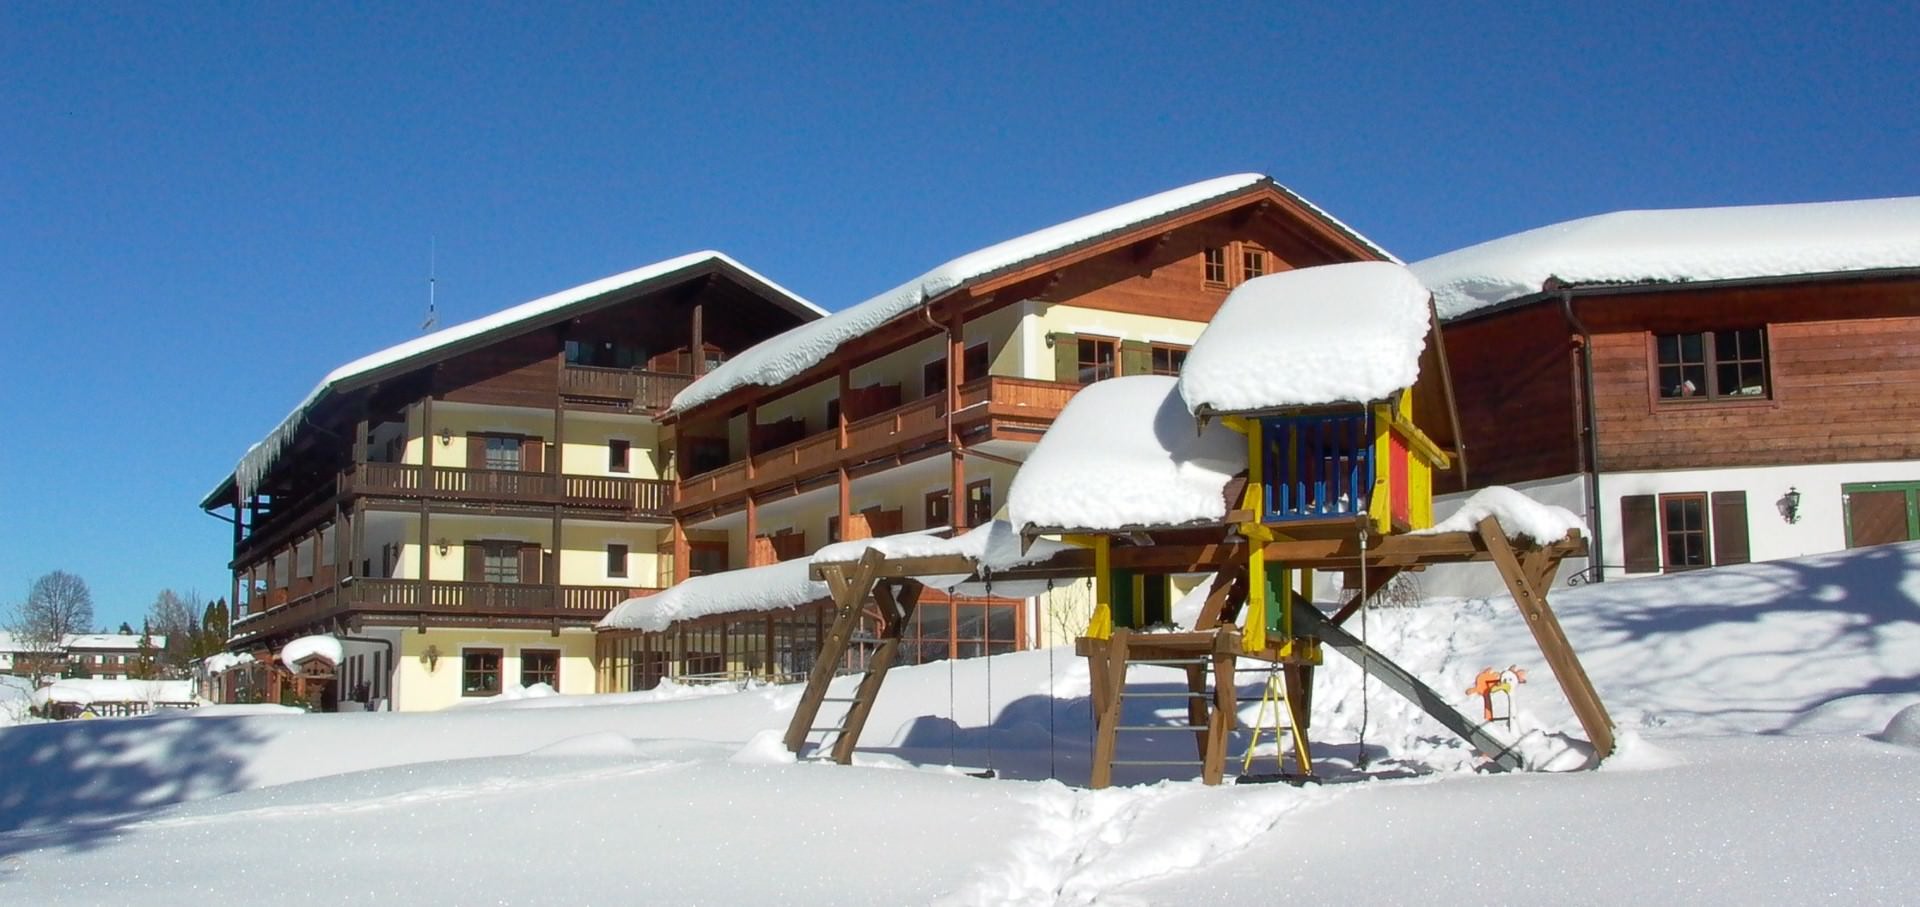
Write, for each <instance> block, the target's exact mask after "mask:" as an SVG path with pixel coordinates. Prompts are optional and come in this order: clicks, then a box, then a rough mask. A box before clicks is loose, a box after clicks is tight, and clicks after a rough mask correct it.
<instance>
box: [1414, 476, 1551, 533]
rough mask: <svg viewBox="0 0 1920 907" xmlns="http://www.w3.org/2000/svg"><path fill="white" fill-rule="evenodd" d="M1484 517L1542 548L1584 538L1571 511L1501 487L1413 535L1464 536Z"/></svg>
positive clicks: (1491, 488)
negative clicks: (1578, 536) (1574, 537)
mask: <svg viewBox="0 0 1920 907" xmlns="http://www.w3.org/2000/svg"><path fill="white" fill-rule="evenodd" d="M1487 517H1493V518H1494V519H1496V520H1499V521H1500V528H1501V529H1504V530H1506V533H1507V535H1510V536H1514V537H1516V538H1518V537H1520V536H1525V537H1527V538H1530V539H1533V540H1534V541H1535V542H1537V543H1539V544H1542V545H1545V544H1550V543H1552V542H1557V541H1560V540H1561V539H1563V538H1566V537H1567V533H1569V532H1579V533H1581V534H1582V535H1586V534H1588V530H1587V524H1586V522H1585V521H1583V520H1581V519H1580V517H1579V516H1578V515H1576V514H1575V513H1574V512H1573V511H1571V510H1568V509H1566V508H1565V507H1559V506H1556V505H1553V504H1544V503H1541V502H1540V501H1536V500H1534V499H1533V498H1531V497H1528V496H1527V495H1526V494H1524V493H1522V492H1519V491H1515V490H1513V489H1511V488H1508V487H1506V486H1505V485H1489V486H1487V487H1485V488H1482V489H1480V490H1479V491H1476V492H1474V493H1473V496H1472V497H1470V498H1467V500H1466V503H1464V504H1461V505H1460V509H1459V510H1456V511H1454V513H1453V515H1452V516H1449V517H1447V518H1446V519H1444V520H1441V521H1440V522H1438V523H1435V524H1433V526H1432V527H1430V528H1427V529H1422V530H1418V531H1416V532H1414V533H1413V534H1414V535H1431V534H1433V533H1436V532H1468V531H1471V530H1472V529H1473V528H1474V527H1475V526H1478V525H1480V521H1481V520H1484V519H1486V518H1487Z"/></svg>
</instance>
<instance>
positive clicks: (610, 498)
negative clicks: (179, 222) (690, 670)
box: [201, 253, 823, 708]
mask: <svg viewBox="0 0 1920 907" xmlns="http://www.w3.org/2000/svg"><path fill="white" fill-rule="evenodd" d="M822 314H823V313H822V312H821V311H820V310H819V309H817V308H815V307H813V306H812V305H811V304H810V303H807V302H806V301H804V300H802V299H799V298H798V297H795V296H793V295H792V294H790V293H788V292H787V291H785V290H783V289H781V288H780V287H779V286H777V285H775V284H773V283H771V282H770V281H768V280H766V279H765V278H762V277H760V276H759V275H757V274H755V273H754V272H752V271H751V270H748V269H747V268H745V267H744V266H741V265H740V264H738V263H737V262H734V261H733V260H732V259H730V258H727V257H726V256H724V255H721V254H719V253H699V254H695V255H689V256H684V257H682V258H677V259H672V260H670V261H666V262H662V263H659V264H656V265H652V266H648V267H646V268H641V269H639V270H636V271H633V272H629V273H626V274H622V275H618V276H615V277H612V278H607V279H605V280H601V281H597V282H595V283H591V284H587V285H585V286H582V287H577V288H575V289H573V290H568V291H563V292H561V293H558V294H554V295H552V296H549V297H545V298H542V299H538V300H534V301H532V302H528V303H525V304H523V305H520V306H516V307H513V308H510V309H506V310H504V311H501V312H498V313H495V314H494V315H490V316H487V317H485V318H482V319H479V320H476V321H473V322H469V323H467V324H463V325H458V326H454V327H450V328H447V329H444V330H441V331H439V332H436V333H433V334H429V335H426V336H423V337H420V338H417V339H415V340H411V341H408V342H406V343H402V344H400V345H398V346H395V347H393V348H391V349H388V350H385V351H382V352H380V353H376V354H374V355H372V356H369V357H366V358H365V359H362V360H359V361H356V362H353V363H349V364H348V365H346V366H343V367H342V368H340V369H338V370H336V371H335V372H334V373H333V374H331V375H329V376H328V378H327V379H326V380H324V381H323V382H322V383H321V384H320V386H319V387H317V388H316V389H315V390H314V392H313V393H312V394H311V395H310V396H309V397H308V399H307V400H306V401H304V402H303V403H302V404H301V405H300V406H299V407H298V408H297V409H296V411H295V413H294V414H293V415H291V416H289V417H288V419H287V420H286V422H285V423H283V424H282V425H281V426H280V427H279V428H278V429H276V430H275V431H274V432H273V433H272V434H271V435H269V436H268V438H267V439H266V440H264V441H263V442H262V443H261V444H259V445H257V446H256V447H255V448H254V449H253V450H251V451H249V453H248V454H247V456H246V457H244V458H243V459H242V460H241V462H240V464H239V465H238V466H237V467H236V468H235V470H234V472H233V473H232V474H230V475H229V476H228V477H226V478H224V479H223V480H222V481H221V482H220V483H219V484H218V485H217V486H216V487H215V488H214V489H213V490H212V491H211V492H210V493H209V494H208V495H207V496H206V498H205V499H204V500H203V501H202V503H201V506H202V507H203V508H204V509H206V510H207V511H209V512H215V513H228V514H231V516H230V517H229V519H231V520H232V522H233V559H232V561H231V564H230V566H231V568H232V570H233V586H234V588H233V601H234V603H235V612H234V620H233V627H232V638H231V640H230V643H229V649H230V650H231V651H234V652H266V651H270V650H273V649H274V648H275V647H277V646H278V645H280V644H282V643H284V642H285V641H286V640H289V639H292V638H295V637H298V636H302V635H306V634H310V633H338V634H341V635H343V636H344V637H346V638H348V640H349V646H348V652H347V655H346V657H345V659H344V661H343V663H342V664H340V665H339V666H338V668H337V677H336V678H335V679H336V681H337V683H338V685H339V686H340V688H341V692H342V694H343V695H351V694H353V693H354V692H356V691H360V692H362V694H363V695H365V696H367V697H370V698H372V699H378V700H390V701H392V702H394V703H396V704H397V705H398V706H399V707H401V708H433V707H438V706H441V705H445V704H447V703H449V702H452V701H456V700H457V699H458V698H459V697H461V696H471V695H491V694H493V693H498V692H500V691H501V690H502V688H503V687H504V686H505V685H506V684H509V683H512V682H514V681H516V680H518V681H519V682H521V683H523V684H530V683H533V682H546V683H550V684H552V685H554V686H555V687H557V688H559V689H561V690H563V691H565V692H592V691H593V689H594V678H593V675H594V671H593V668H592V665H591V658H592V640H591V630H590V628H591V627H592V626H593V624H594V622H596V621H598V620H599V619H600V618H601V617H603V616H605V615H606V614H607V612H608V611H609V610H610V609H611V608H613V606H614V605H616V604H618V603H619V602H620V601H622V600H624V599H626V598H629V597H631V596H632V595H634V594H635V593H636V592H639V591H645V590H649V589H654V588H659V587H661V586H664V585H666V584H667V583H668V582H669V581H670V580H671V578H672V577H673V576H674V573H675V571H674V568H673V566H671V564H670V562H669V560H668V558H669V557H670V556H671V546H670V545H668V544H667V543H666V542H665V539H664V536H663V530H665V529H666V528H667V527H669V526H670V525H672V522H673V519H674V517H673V494H674V487H673V479H674V476H673V472H672V460H671V458H670V457H663V456H662V454H661V451H662V449H663V448H667V449H670V448H671V444H672V442H671V440H670V437H669V436H668V435H666V434H664V433H663V431H662V429H661V427H660V426H659V424H658V421H657V420H658V418H659V416H660V414H661V413H662V412H663V411H665V410H666V408H667V406H668V404H669V402H670V401H671V400H672V399H673V397H674V395H675V394H676V393H678V392H679V391H680V390H682V389H684V388H685V387H687V386H688V385H689V384H690V383H692V382H693V381H694V380H696V379H697V378H698V377H699V376H700V375H702V374H704V373H705V372H707V371H708V370H709V369H710V368H712V367H715V366H717V365H718V364H720V363H722V362H724V361H725V360H726V359H727V358H728V357H729V356H732V355H734V354H737V353H738V352H740V351H742V350H744V349H746V348H748V347H750V346H752V345H753V344H755V343H757V342H759V341H760V340H762V339H765V338H766V337H769V336H772V335H774V334H777V333H780V332H781V331H783V330H785V329H787V328H789V327H791V326H793V325H795V324H798V323H802V322H805V321H809V320H812V319H815V318H818V317H820V316H821V315H822ZM684 566H685V565H684V564H683V565H682V568H683V569H684Z"/></svg>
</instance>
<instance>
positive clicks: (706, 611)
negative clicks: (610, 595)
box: [599, 557, 827, 632]
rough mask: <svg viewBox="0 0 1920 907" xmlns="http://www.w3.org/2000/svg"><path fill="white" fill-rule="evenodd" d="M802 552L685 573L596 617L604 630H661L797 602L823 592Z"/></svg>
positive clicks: (811, 599)
mask: <svg viewBox="0 0 1920 907" xmlns="http://www.w3.org/2000/svg"><path fill="white" fill-rule="evenodd" d="M811 566H812V564H811V562H810V561H809V560H808V559H807V558H803V557H802V558H794V559H793V560H788V561H781V562H780V563H777V564H767V565H764V566H760V567H746V568H743V569H740V570H725V571H722V572H719V573H709V574H706V575H705V576H695V577H690V578H688V579H686V580H684V581H682V582H678V583H675V584H673V585H672V586H670V587H668V588H667V589H665V590H662V591H660V592H657V593H654V594H653V595H646V596H641V597H638V598H629V599H627V600H626V601H623V602H621V603H620V604H619V606H618V607H615V608H614V609H613V610H612V611H610V612H608V613H607V616H606V617H603V618H601V619H600V623H599V626H600V627H601V628H603V629H609V630H646V631H649V632H658V631H660V630H665V629H666V628H667V627H669V626H671V625H672V624H673V623H674V622H676V621H682V620H692V619H694V618H696V617H707V616H710V615H714V614H728V613H732V612H735V611H775V610H778V609H781V608H798V607H800V606H801V605H804V604H807V603H809V602H815V601H819V600H820V599H823V598H826V597H827V584H826V583H823V582H818V581H816V580H813V579H811V578H810V577H809V576H808V570H809V568H810V567H811Z"/></svg>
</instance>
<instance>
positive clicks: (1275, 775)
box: [1233, 772, 1320, 787]
mask: <svg viewBox="0 0 1920 907" xmlns="http://www.w3.org/2000/svg"><path fill="white" fill-rule="evenodd" d="M1233 783H1235V784H1290V785H1293V786H1294V787H1305V786H1307V785H1309V784H1312V785H1316V786H1317V785H1319V783H1320V779H1319V778H1317V777H1315V776H1313V775H1302V774H1299V773H1298V772H1255V773H1253V774H1250V775H1235V776H1234V778H1233Z"/></svg>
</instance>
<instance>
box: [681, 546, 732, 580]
mask: <svg viewBox="0 0 1920 907" xmlns="http://www.w3.org/2000/svg"><path fill="white" fill-rule="evenodd" d="M687 546H688V547H687V575H688V576H706V575H707V574H709V573H723V572H725V571H726V569H727V543H726V542H688V543H687Z"/></svg>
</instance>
